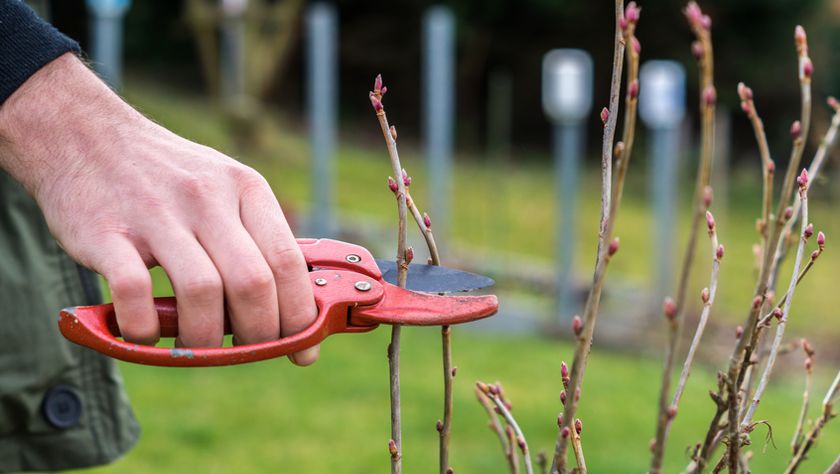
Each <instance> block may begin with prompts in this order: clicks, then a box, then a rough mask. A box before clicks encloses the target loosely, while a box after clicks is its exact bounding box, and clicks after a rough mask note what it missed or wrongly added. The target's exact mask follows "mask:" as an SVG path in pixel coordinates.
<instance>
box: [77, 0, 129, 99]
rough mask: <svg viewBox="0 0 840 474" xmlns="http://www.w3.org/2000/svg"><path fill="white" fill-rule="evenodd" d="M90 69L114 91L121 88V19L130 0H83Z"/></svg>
mask: <svg viewBox="0 0 840 474" xmlns="http://www.w3.org/2000/svg"><path fill="white" fill-rule="evenodd" d="M86 3H87V8H88V12H89V13H90V17H89V23H88V27H89V28H90V35H91V47H90V55H91V59H92V61H93V68H94V69H95V70H96V72H97V73H98V74H99V76H100V77H101V78H102V80H104V81H105V82H106V83H108V85H110V86H111V87H112V88H113V89H115V90H120V89H121V88H122V49H123V47H122V45H123V17H124V16H125V14H126V12H127V11H128V8H129V7H130V6H131V0H87V2H86Z"/></svg>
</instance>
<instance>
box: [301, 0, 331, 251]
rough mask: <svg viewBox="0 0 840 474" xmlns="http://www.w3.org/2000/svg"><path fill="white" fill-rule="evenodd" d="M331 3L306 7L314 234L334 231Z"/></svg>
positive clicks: (328, 234)
mask: <svg viewBox="0 0 840 474" xmlns="http://www.w3.org/2000/svg"><path fill="white" fill-rule="evenodd" d="M337 18H338V14H337V12H336V9H335V7H334V6H332V5H331V4H327V3H315V4H313V5H312V6H310V7H309V9H308V10H307V11H306V35H307V45H306V58H307V61H306V84H307V91H306V103H307V109H308V111H309V141H310V143H311V146H312V210H311V215H310V225H309V232H310V235H311V236H312V237H328V236H331V235H332V233H333V230H334V229H333V225H334V224H333V219H334V216H333V209H332V205H333V187H334V179H333V167H332V164H333V157H334V154H335V140H336V139H335V137H336V109H337V107H336V101H337V98H338V67H337V62H338V56H337V42H338V41H337V37H338V35H337V29H338V28H337V24H338V21H337Z"/></svg>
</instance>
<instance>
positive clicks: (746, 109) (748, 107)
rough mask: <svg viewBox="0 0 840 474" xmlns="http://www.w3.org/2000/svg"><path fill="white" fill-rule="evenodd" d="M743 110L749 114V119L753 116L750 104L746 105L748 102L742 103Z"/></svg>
mask: <svg viewBox="0 0 840 474" xmlns="http://www.w3.org/2000/svg"><path fill="white" fill-rule="evenodd" d="M741 110H742V111H743V112H744V113H745V114H747V117H749V116H750V115H752V110H750V104H748V103H746V102H741Z"/></svg>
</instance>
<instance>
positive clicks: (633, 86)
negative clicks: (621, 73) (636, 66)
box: [627, 79, 639, 100]
mask: <svg viewBox="0 0 840 474" xmlns="http://www.w3.org/2000/svg"><path fill="white" fill-rule="evenodd" d="M627 97H629V98H630V100H635V99H636V98H637V97H639V81H638V80H637V79H633V82H631V83H630V85H628V86H627Z"/></svg>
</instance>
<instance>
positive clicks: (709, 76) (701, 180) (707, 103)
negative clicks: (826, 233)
mask: <svg viewBox="0 0 840 474" xmlns="http://www.w3.org/2000/svg"><path fill="white" fill-rule="evenodd" d="M685 15H686V18H687V19H688V22H689V25H690V26H691V30H692V31H693V32H694V35H695V37H696V38H697V39H696V41H695V42H694V44H693V45H692V50H693V52H694V54H695V56H696V57H697V61H698V65H699V66H700V68H699V69H700V72H699V74H700V113H701V136H702V145H701V151H700V162H699V163H698V169H697V182H696V185H695V189H694V200H693V201H692V205H693V207H694V213H693V216H692V220H691V230H690V231H689V233H688V243H687V244H686V247H685V254H684V256H683V262H682V269H681V270H680V277H679V281H678V283H677V293H676V301H675V302H674V308H675V311H674V312H673V317H670V318H668V319H669V321H670V324H669V329H670V330H669V333H668V347H667V349H666V355H665V364H664V365H663V368H662V383H661V386H660V390H659V406H658V409H659V411H658V414H657V424H656V437H655V439H654V444H653V448H652V449H653V456H652V458H651V464H650V472H651V473H654V474H658V473H659V472H660V471H661V469H662V459H663V457H664V455H665V443H666V441H667V439H666V438H667V435H668V423H669V416H668V412H669V410H670V406H671V405H670V399H671V397H670V396H669V393H670V390H671V376H672V372H673V367H674V361H675V360H676V356H677V352H678V346H679V341H680V334H681V324H682V314H683V311H684V308H685V298H686V293H687V291H688V281H689V278H690V276H691V269H692V267H693V264H694V253H695V248H696V247H697V236H698V234H699V233H700V225H701V223H702V221H703V215H704V214H705V212H706V210H707V209H708V206H709V203H710V200H711V192H710V191H709V180H710V177H711V170H712V161H713V159H714V143H715V104H716V102H717V93H716V91H715V86H714V60H713V58H714V56H713V50H712V37H711V32H710V28H711V20H710V19H709V17H708V16H707V15H704V14H703V12H702V11H701V10H700V7H699V6H698V5H697V4H696V3H695V2H690V3H689V4H688V6H687V7H686V9H685Z"/></svg>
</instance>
